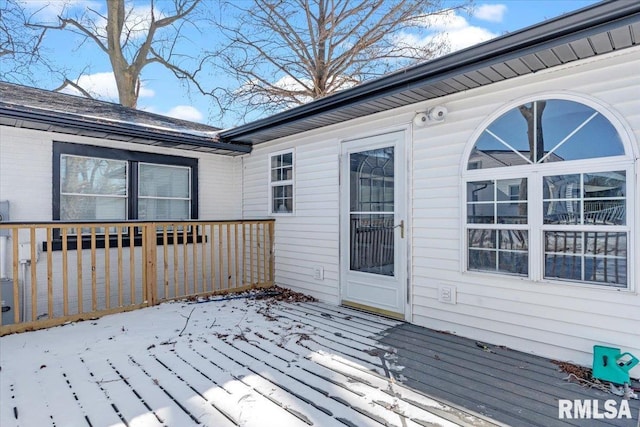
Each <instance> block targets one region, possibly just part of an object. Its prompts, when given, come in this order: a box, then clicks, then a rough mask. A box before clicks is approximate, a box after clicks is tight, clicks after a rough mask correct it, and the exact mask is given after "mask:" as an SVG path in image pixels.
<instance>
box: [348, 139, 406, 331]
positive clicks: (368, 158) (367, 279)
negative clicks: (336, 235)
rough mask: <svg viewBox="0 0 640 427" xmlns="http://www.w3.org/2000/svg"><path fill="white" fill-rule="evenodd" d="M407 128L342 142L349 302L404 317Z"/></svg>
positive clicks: (366, 308)
mask: <svg viewBox="0 0 640 427" xmlns="http://www.w3.org/2000/svg"><path fill="white" fill-rule="evenodd" d="M404 139H405V134H404V132H393V133H388V134H384V135H377V136H373V137H368V138H362V139H358V140H352V141H347V142H343V143H342V157H341V158H342V161H341V171H340V172H341V177H340V215H341V218H340V245H341V247H340V253H341V267H340V270H341V271H340V279H341V280H340V282H341V298H342V303H343V304H345V305H350V306H354V307H357V308H362V309H365V310H369V311H373V312H377V313H381V314H385V315H388V316H392V317H397V318H404V313H405V306H406V304H405V301H406V292H407V289H406V274H407V271H406V270H407V260H406V253H407V250H406V240H405V234H406V230H405V227H406V188H405V186H406V183H405V181H406V165H405V148H404Z"/></svg>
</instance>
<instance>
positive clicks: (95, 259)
mask: <svg viewBox="0 0 640 427" xmlns="http://www.w3.org/2000/svg"><path fill="white" fill-rule="evenodd" d="M273 239H274V221H273V220H240V221H185V222H138V221H135V222H99V223H98V222H82V223H61V222H48V223H2V224H0V246H4V247H0V263H2V262H4V265H3V267H4V268H3V270H4V275H5V276H7V277H9V278H0V285H1V286H0V300H2V310H3V313H2V316H1V318H0V336H1V335H5V334H8V333H12V332H20V331H25V330H33V329H40V328H46V327H50V326H54V325H59V324H63V323H66V322H70V321H77V320H82V319H88V318H96V317H100V316H103V315H105V314H111V313H117V312H124V311H130V310H134V309H137V308H142V307H147V306H151V305H155V304H158V303H161V302H164V301H169V300H173V299H182V298H195V297H198V296H206V295H212V294H218V293H228V292H235V291H242V290H247V289H251V288H260V287H269V286H272V285H273V282H274V257H273V242H274V240H273ZM1 258H4V260H3V259H1Z"/></svg>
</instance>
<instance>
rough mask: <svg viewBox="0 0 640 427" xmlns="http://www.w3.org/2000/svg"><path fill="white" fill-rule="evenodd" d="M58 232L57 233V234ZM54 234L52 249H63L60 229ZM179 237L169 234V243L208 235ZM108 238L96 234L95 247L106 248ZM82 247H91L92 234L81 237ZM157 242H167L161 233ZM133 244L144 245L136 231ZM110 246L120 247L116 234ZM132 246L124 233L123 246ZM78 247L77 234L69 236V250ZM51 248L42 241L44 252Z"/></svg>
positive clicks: (201, 240) (202, 240)
mask: <svg viewBox="0 0 640 427" xmlns="http://www.w3.org/2000/svg"><path fill="white" fill-rule="evenodd" d="M136 229H137V228H136ZM56 233H57V234H56ZM54 235H57V236H58V237H57V238H54V239H53V240H52V242H51V250H52V251H61V250H62V243H63V242H62V241H63V239H62V237H59V236H60V230H57V229H54ZM177 237H178V238H177V239H175V240H174V238H173V234H167V245H174V244H175V245H182V244H184V243H186V244H188V245H189V244H192V243H194V241H195V243H207V236H203V235H201V234H198V235H197V236H195V238H194V235H193V233H192V232H188V233H187V238H186V239H185V238H184V235H183V233H182V232H180V233H178V236H177ZM106 241H107V239H105V237H104V236H102V235H100V236H96V243H95V245H96V246H95V247H96V249H104V248H106V247H107V244H106ZM81 242H82V243H81V246H82V248H81V249H91V237H90V236H83V237H82V238H81ZM156 244H157V245H158V246H164V244H165V242H164V239H163V237H162V235H161V234H158V237H157V239H156ZM133 246H134V247H139V246H142V236H141V235H140V234H139V233H138V232H137V231H136V234H135V236H134V237H133ZM109 247H110V248H117V247H118V239H117V237H116V236H114V235H110V236H109ZM129 247H131V238H130V237H129V236H128V235H123V236H122V248H123V249H126V248H129ZM77 249H78V238H77V237H76V236H67V250H68V251H75V250H77ZM48 250H49V245H47V242H42V252H45V253H46V252H47V251H48Z"/></svg>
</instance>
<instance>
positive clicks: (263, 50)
mask: <svg viewBox="0 0 640 427" xmlns="http://www.w3.org/2000/svg"><path fill="white" fill-rule="evenodd" d="M469 3H470V2H469V1H466V0H460V3H459V4H457V5H452V4H450V3H447V7H446V9H445V8H444V6H443V2H442V1H441V0H432V1H429V0H252V1H244V2H235V1H229V3H227V4H226V7H227V10H228V13H223V14H221V16H222V17H225V18H226V19H225V22H220V23H218V24H219V26H220V28H221V29H222V32H223V34H224V35H225V36H226V38H227V39H228V43H226V45H225V47H224V48H223V49H221V50H219V51H217V52H212V54H211V56H212V57H213V58H215V65H216V66H218V67H221V68H222V70H223V71H225V72H226V73H227V74H228V75H230V76H232V77H234V78H235V81H236V84H237V87H236V88H234V89H233V90H230V91H228V92H227V95H226V101H225V105H226V106H227V107H228V108H232V109H234V110H235V111H239V110H240V109H243V111H242V112H243V113H244V114H245V115H246V114H247V113H249V112H251V111H253V110H258V111H261V112H266V113H271V112H275V111H278V110H282V109H284V108H288V107H291V106H295V105H299V104H303V103H305V102H308V101H310V100H313V99H317V98H321V97H324V96H326V95H329V94H332V93H335V92H337V91H339V90H341V89H345V88H348V87H351V86H354V85H356V84H358V83H360V82H362V81H365V80H367V79H370V78H372V77H376V76H380V75H382V74H385V73H388V72H390V71H393V70H397V69H399V68H402V67H404V66H406V65H409V64H411V63H414V62H416V61H417V60H424V59H428V58H432V57H433V56H434V55H437V54H439V53H441V52H443V50H444V49H446V46H444V45H443V42H431V43H424V44H422V43H416V42H415V37H411V36H410V34H413V35H415V34H416V33H415V30H417V29H421V30H425V28H427V27H428V26H429V22H430V20H431V19H432V18H434V17H435V16H437V15H445V14H447V13H451V12H452V10H454V9H459V8H463V7H467V6H469ZM226 22H230V23H231V25H228V24H226ZM411 31H414V32H413V33H411ZM423 35H424V32H423Z"/></svg>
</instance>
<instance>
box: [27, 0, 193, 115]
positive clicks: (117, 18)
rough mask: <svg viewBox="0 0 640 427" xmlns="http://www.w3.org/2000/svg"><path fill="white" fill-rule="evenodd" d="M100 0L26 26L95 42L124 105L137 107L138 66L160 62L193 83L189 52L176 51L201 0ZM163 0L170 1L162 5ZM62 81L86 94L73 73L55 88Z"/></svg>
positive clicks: (140, 71) (139, 67)
mask: <svg viewBox="0 0 640 427" xmlns="http://www.w3.org/2000/svg"><path fill="white" fill-rule="evenodd" d="M104 1H105V4H106V13H104V12H101V11H99V10H96V9H93V8H90V7H87V8H86V9H85V10H84V11H83V12H82V13H80V14H78V15H74V16H71V15H70V14H66V13H64V14H62V15H60V16H58V23H57V24H55V25H48V24H42V23H31V24H30V27H31V28H39V29H44V30H45V31H52V30H66V31H71V32H73V33H75V34H77V35H79V36H80V37H81V38H82V40H83V41H82V43H84V42H86V41H89V42H92V43H94V44H95V45H96V46H97V47H98V48H99V49H100V50H101V51H102V52H103V53H104V54H105V55H107V56H108V58H109V61H110V63H111V68H112V70H113V74H114V77H115V81H116V85H117V88H118V97H119V102H120V104H122V105H124V106H127V107H136V104H137V102H138V96H139V94H140V87H141V74H142V71H143V69H144V68H145V67H147V66H148V65H151V64H160V65H161V66H163V67H165V68H167V69H168V70H170V71H171V72H172V73H173V74H174V75H175V76H176V77H177V78H178V79H181V80H186V81H189V82H191V83H194V84H196V85H198V82H197V79H196V74H197V72H198V69H197V67H196V71H194V70H193V69H187V67H185V66H183V65H182V64H183V63H184V62H185V61H186V62H188V61H187V60H188V59H193V58H191V57H190V56H188V55H184V54H180V53H179V52H177V46H178V42H179V41H180V40H181V38H182V31H183V28H184V27H185V26H186V25H190V24H194V19H195V18H194V16H195V13H196V11H197V9H198V7H199V6H200V5H201V4H202V3H203V2H202V0H171V1H163V2H155V1H154V0H150V3H149V7H148V8H142V9H136V7H140V4H139V3H136V4H134V3H133V2H127V1H125V0H104ZM167 5H170V7H165V6H167ZM141 11H142V12H143V14H141V13H140V12H141ZM66 86H71V87H74V88H75V89H76V90H78V91H80V92H81V93H83V94H84V95H85V96H89V97H91V94H90V93H89V91H87V90H86V89H85V88H83V87H81V86H80V85H79V84H78V79H75V80H74V79H72V78H69V76H66V77H65V78H64V81H63V83H62V85H61V86H60V87H59V88H58V90H60V89H62V88H64V87H66ZM199 89H200V87H199ZM202 91H203V90H202ZM203 92H204V91H203Z"/></svg>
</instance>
